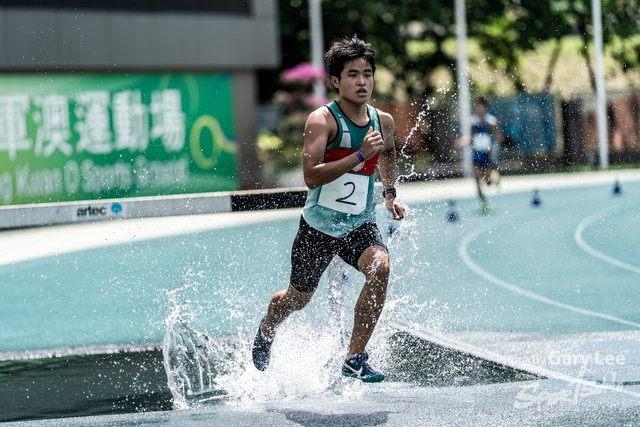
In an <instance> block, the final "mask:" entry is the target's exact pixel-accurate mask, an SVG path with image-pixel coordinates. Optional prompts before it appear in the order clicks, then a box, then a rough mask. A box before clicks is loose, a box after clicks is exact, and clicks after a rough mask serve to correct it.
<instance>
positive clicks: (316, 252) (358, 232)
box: [290, 218, 387, 292]
mask: <svg viewBox="0 0 640 427" xmlns="http://www.w3.org/2000/svg"><path fill="white" fill-rule="evenodd" d="M371 246H382V247H383V248H385V250H386V249H387V246H386V245H385V244H384V241H383V240H382V235H381V234H380V231H379V230H378V226H377V225H376V224H375V223H373V222H366V223H364V224H362V225H361V226H360V227H358V228H356V229H355V230H353V231H352V232H351V233H349V234H347V235H346V236H343V237H333V236H329V235H328V234H324V233H323V232H321V231H318V230H316V229H315V228H313V227H311V226H310V225H309V224H307V221H305V220H304V218H300V228H299V229H298V234H297V235H296V238H295V239H294V240H293V247H292V249H291V278H290V283H291V286H293V287H294V288H295V289H296V290H298V291H300V292H313V291H315V290H316V288H317V287H318V283H319V282H320V277H321V276H322V273H324V271H325V270H326V269H327V267H328V266H329V263H330V262H331V260H332V259H333V257H334V256H336V255H338V256H339V257H340V258H342V259H343V260H344V262H346V263H347V264H349V265H350V266H352V267H353V268H355V269H356V270H358V260H359V259H360V256H361V255H362V253H363V252H364V251H365V250H366V249H367V248H370V247H371Z"/></svg>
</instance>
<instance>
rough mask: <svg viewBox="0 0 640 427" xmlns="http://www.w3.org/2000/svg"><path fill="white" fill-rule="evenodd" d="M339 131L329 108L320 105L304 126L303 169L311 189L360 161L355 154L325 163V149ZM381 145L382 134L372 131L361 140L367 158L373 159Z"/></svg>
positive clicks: (327, 181)
mask: <svg viewBox="0 0 640 427" xmlns="http://www.w3.org/2000/svg"><path fill="white" fill-rule="evenodd" d="M337 132H338V126H337V124H336V122H335V120H334V118H333V116H332V115H331V112H330V111H329V110H328V109H326V108H319V109H317V110H316V111H314V112H313V113H311V114H310V115H309V118H308V119H307V123H306V124H305V127H304V149H303V152H302V171H303V174H304V182H305V184H307V187H309V188H310V189H312V188H316V187H319V186H321V185H324V184H327V183H329V182H331V181H333V180H335V179H336V178H338V177H340V176H342V175H344V174H345V173H347V172H349V171H350V170H351V169H353V168H354V167H356V166H357V165H358V164H360V160H359V159H358V157H357V156H356V155H355V153H354V154H351V155H349V156H347V157H345V158H342V159H340V160H336V161H333V162H328V163H325V162H324V151H325V148H326V147H327V144H328V143H329V141H330V140H331V139H333V138H334V137H335V135H336V133H337ZM382 144H383V141H382V137H381V136H380V133H378V132H372V131H370V132H369V133H368V134H367V136H366V137H365V138H364V140H363V142H362V147H361V148H360V153H361V154H362V156H363V157H364V158H365V159H370V158H371V157H373V156H374V155H375V153H376V152H377V150H378V149H380V148H382Z"/></svg>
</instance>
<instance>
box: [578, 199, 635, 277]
mask: <svg viewBox="0 0 640 427" xmlns="http://www.w3.org/2000/svg"><path fill="white" fill-rule="evenodd" d="M615 210H617V208H608V209H603V210H601V211H598V212H596V213H594V214H593V215H591V216H588V217H586V218H585V219H583V220H582V221H581V222H580V224H578V226H577V227H576V229H575V231H574V232H573V240H575V242H576V244H577V245H578V246H579V247H580V249H582V250H583V251H585V252H586V253H588V254H589V255H591V256H592V257H594V258H597V259H599V260H600V261H604V262H606V263H608V264H611V265H613V266H614V267H618V268H622V269H623V270H628V271H631V272H633V273H636V274H640V267H636V266H635V265H631V264H627V263H626V262H624V261H620V260H619V259H616V258H613V257H610V256H608V255H605V254H603V253H602V252H600V251H598V250H596V249H594V248H593V247H591V246H589V245H588V244H587V243H586V242H585V241H584V239H583V238H582V233H583V232H584V230H585V229H586V228H587V227H588V226H590V225H591V224H593V223H594V222H595V221H597V220H598V219H603V218H605V217H607V216H609V215H611V214H612V213H614V211H615Z"/></svg>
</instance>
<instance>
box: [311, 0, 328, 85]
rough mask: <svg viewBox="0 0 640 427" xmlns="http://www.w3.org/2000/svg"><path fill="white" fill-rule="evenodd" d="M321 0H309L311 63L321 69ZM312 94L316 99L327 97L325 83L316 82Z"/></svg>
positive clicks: (322, 52)
mask: <svg viewBox="0 0 640 427" xmlns="http://www.w3.org/2000/svg"><path fill="white" fill-rule="evenodd" d="M321 1H322V0H309V30H310V31H309V32H310V39H311V63H312V64H313V65H315V66H316V67H319V68H321V69H323V68H324V59H323V57H324V47H323V44H324V43H323V40H324V33H323V30H322V5H321V4H320V2H321ZM313 94H314V95H315V96H316V97H318V98H324V97H325V96H326V95H327V86H326V84H325V82H317V83H316V84H315V85H314V86H313Z"/></svg>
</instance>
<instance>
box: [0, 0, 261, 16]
mask: <svg viewBox="0 0 640 427" xmlns="http://www.w3.org/2000/svg"><path fill="white" fill-rule="evenodd" d="M251 1H253V0H174V1H168V0H109V1H106V0H0V7H12V6H14V7H26V8H54V9H91V10H125V11H142V12H217V13H230V14H234V15H249V14H251Z"/></svg>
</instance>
